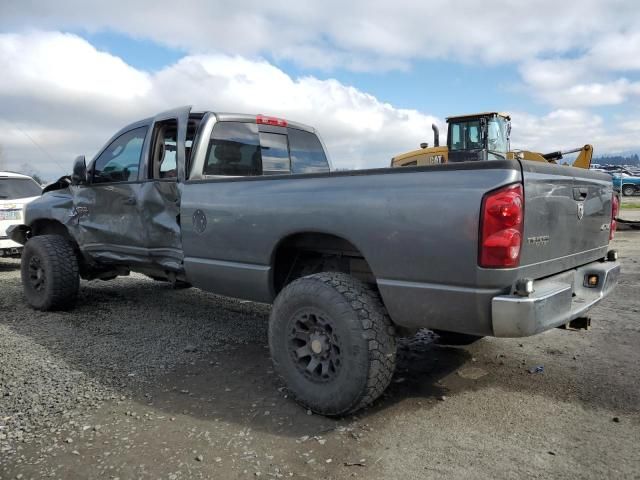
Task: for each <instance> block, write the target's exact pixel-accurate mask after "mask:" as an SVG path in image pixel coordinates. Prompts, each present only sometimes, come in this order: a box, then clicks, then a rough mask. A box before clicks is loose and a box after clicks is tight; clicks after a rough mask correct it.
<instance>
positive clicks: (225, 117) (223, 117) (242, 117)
mask: <svg viewBox="0 0 640 480" xmlns="http://www.w3.org/2000/svg"><path fill="white" fill-rule="evenodd" d="M205 113H213V114H214V115H215V116H216V118H217V119H218V121H220V122H245V123H256V122H257V118H258V117H259V116H261V117H265V118H278V119H280V120H284V121H285V122H286V125H287V126H288V127H292V128H296V129H298V130H304V131H307V132H310V133H317V131H316V129H315V128H313V127H311V126H310V125H306V124H304V123H300V122H292V121H291V120H287V119H282V118H279V117H271V116H268V115H262V114H257V115H250V114H247V113H228V112H214V111H212V110H199V111H196V110H192V111H191V114H190V117H195V118H201V117H202V116H203V115H204V114H205ZM151 122H153V117H148V118H143V119H142V120H138V121H137V122H133V123H130V124H129V125H127V126H125V127H123V128H121V129H120V130H119V131H118V133H116V135H115V136H117V135H119V134H120V133H122V132H126V131H127V130H131V129H133V128H136V127H143V126H147V125H149V124H150V123H151Z"/></svg>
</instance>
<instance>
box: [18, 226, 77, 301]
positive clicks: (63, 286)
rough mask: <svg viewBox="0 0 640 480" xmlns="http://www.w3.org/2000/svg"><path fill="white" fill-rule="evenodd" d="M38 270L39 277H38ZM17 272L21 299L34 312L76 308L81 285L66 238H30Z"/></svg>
mask: <svg viewBox="0 0 640 480" xmlns="http://www.w3.org/2000/svg"><path fill="white" fill-rule="evenodd" d="M38 269H39V270H40V271H41V273H42V276H41V278H37V277H38V274H37V272H38ZM20 273H21V277H22V288H23V291H24V296H25V297H26V299H27V302H28V303H29V305H31V306H32V307H33V308H35V309H36V310H43V311H46V310H64V309H69V308H71V307H73V306H74V305H75V302H76V298H77V296H78V288H79V286H80V276H79V274H78V259H77V257H76V254H75V252H74V250H73V247H72V245H71V243H70V242H69V240H67V239H66V238H64V237H62V236H60V235H39V236H36V237H33V238H30V239H29V240H28V241H27V243H26V245H25V246H24V251H23V253H22V261H21V266H20Z"/></svg>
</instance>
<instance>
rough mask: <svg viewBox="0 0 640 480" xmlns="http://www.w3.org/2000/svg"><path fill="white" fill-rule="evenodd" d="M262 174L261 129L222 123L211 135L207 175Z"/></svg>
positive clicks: (251, 124)
mask: <svg viewBox="0 0 640 480" xmlns="http://www.w3.org/2000/svg"><path fill="white" fill-rule="evenodd" d="M261 171H262V158H261V152H260V137H259V135H258V126H257V125H256V124H253V123H243V122H219V123H216V125H215V127H214V128H213V132H211V140H210V141H209V147H208V149H207V157H206V161H205V165H204V172H203V173H204V174H205V175H233V176H255V175H260V174H261Z"/></svg>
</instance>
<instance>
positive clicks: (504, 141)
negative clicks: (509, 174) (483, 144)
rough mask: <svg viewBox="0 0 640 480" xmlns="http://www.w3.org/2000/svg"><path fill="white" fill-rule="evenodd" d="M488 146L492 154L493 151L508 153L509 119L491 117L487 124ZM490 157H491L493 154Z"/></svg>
mask: <svg viewBox="0 0 640 480" xmlns="http://www.w3.org/2000/svg"><path fill="white" fill-rule="evenodd" d="M487 146H488V149H489V155H491V151H493V152H497V153H502V154H506V153H507V151H508V150H509V140H508V138H507V121H506V120H505V119H504V118H502V117H498V116H496V117H493V118H491V119H489V123H488V125H487ZM489 158H491V156H490V157H489Z"/></svg>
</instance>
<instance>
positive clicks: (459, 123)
mask: <svg viewBox="0 0 640 480" xmlns="http://www.w3.org/2000/svg"><path fill="white" fill-rule="evenodd" d="M447 125H448V132H447V147H448V151H449V155H448V157H449V158H448V161H449V162H470V161H483V160H501V159H506V158H507V152H509V146H510V140H509V135H510V133H511V119H510V118H509V116H508V115H504V114H501V113H497V112H488V113H479V114H473V115H463V116H458V117H449V118H447Z"/></svg>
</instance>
